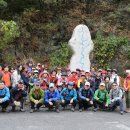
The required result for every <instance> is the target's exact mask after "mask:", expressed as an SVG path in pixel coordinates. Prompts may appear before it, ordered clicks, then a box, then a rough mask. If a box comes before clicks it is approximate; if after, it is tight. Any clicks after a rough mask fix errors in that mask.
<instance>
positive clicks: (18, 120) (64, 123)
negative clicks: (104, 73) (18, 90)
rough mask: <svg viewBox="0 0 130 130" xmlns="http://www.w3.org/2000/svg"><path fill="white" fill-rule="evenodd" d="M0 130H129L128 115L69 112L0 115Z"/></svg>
mask: <svg viewBox="0 0 130 130" xmlns="http://www.w3.org/2000/svg"><path fill="white" fill-rule="evenodd" d="M0 130H130V114H129V113H127V114H124V115H123V116H122V115H120V114H119V113H118V112H117V111H116V112H112V113H111V112H102V111H98V112H96V113H95V112H93V111H83V112H81V113H80V112H78V111H75V112H71V111H69V110H65V111H63V112H60V113H55V112H53V111H52V112H48V111H46V110H41V111H40V112H35V113H32V114H31V113H29V112H28V111H26V112H24V113H21V112H15V113H12V112H10V113H0Z"/></svg>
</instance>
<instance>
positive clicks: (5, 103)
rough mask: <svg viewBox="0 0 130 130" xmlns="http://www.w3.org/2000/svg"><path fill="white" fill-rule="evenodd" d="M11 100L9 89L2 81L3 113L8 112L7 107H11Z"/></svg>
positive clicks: (0, 85) (0, 95)
mask: <svg viewBox="0 0 130 130" xmlns="http://www.w3.org/2000/svg"><path fill="white" fill-rule="evenodd" d="M9 100H10V92H9V88H8V87H6V85H5V82H4V81H2V80H0V106H1V107H2V112H8V110H7V107H8V105H9Z"/></svg>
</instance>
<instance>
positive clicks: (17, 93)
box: [10, 87, 27, 102]
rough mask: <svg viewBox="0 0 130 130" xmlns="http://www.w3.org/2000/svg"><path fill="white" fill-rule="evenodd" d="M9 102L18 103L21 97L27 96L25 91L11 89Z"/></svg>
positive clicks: (15, 88)
mask: <svg viewBox="0 0 130 130" xmlns="http://www.w3.org/2000/svg"><path fill="white" fill-rule="evenodd" d="M10 95H11V101H12V102H13V101H19V100H21V99H22V98H23V97H26V96H27V92H26V91H25V90H18V88H17V87H14V88H12V90H11V92H10Z"/></svg>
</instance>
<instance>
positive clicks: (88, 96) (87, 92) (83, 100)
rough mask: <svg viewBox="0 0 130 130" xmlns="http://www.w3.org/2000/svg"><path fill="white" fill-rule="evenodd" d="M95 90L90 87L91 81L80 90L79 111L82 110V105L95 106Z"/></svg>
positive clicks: (85, 106)
mask: <svg viewBox="0 0 130 130" xmlns="http://www.w3.org/2000/svg"><path fill="white" fill-rule="evenodd" d="M93 97H94V93H93V90H92V89H91V88H90V83H89V82H86V83H85V87H84V88H81V89H80V90H79V111H80V112H82V107H84V109H88V108H89V107H91V106H93Z"/></svg>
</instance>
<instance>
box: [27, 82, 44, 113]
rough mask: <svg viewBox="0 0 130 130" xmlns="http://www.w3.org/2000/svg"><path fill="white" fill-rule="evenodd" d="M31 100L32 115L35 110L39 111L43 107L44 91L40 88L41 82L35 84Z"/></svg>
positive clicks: (30, 94)
mask: <svg viewBox="0 0 130 130" xmlns="http://www.w3.org/2000/svg"><path fill="white" fill-rule="evenodd" d="M29 99H30V103H31V110H30V113H33V112H34V109H35V108H37V110H39V108H40V107H41V106H42V105H43V99H44V91H43V90H42V89H41V88H40V81H35V82H34V88H32V89H31V91H30V93H29Z"/></svg>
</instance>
